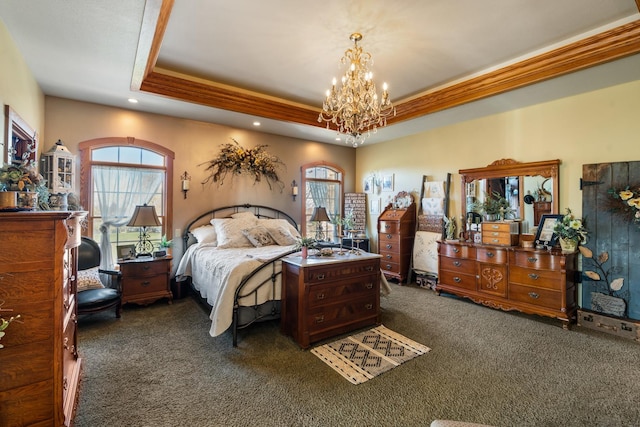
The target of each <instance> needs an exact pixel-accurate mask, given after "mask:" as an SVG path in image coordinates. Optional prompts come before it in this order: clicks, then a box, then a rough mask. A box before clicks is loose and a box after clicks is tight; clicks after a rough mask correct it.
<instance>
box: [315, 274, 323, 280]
mask: <svg viewBox="0 0 640 427" xmlns="http://www.w3.org/2000/svg"><path fill="white" fill-rule="evenodd" d="M316 278H317V279H318V280H324V274H318V275H317V276H316Z"/></svg>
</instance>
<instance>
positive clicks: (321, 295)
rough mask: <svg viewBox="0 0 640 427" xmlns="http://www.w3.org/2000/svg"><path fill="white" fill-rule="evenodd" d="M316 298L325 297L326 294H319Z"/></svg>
mask: <svg viewBox="0 0 640 427" xmlns="http://www.w3.org/2000/svg"><path fill="white" fill-rule="evenodd" d="M316 299H324V294H318V295H316Z"/></svg>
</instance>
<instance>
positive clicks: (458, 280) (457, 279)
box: [453, 276, 462, 283]
mask: <svg viewBox="0 0 640 427" xmlns="http://www.w3.org/2000/svg"><path fill="white" fill-rule="evenodd" d="M453 281H454V282H456V283H460V282H462V279H461V278H459V277H458V276H456V277H454V278H453Z"/></svg>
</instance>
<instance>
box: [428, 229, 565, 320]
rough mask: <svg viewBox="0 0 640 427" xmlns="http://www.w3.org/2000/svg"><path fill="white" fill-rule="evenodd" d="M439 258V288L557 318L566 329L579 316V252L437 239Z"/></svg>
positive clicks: (481, 300)
mask: <svg viewBox="0 0 640 427" xmlns="http://www.w3.org/2000/svg"><path fill="white" fill-rule="evenodd" d="M438 257H439V263H438V273H439V278H438V284H437V286H436V291H445V292H450V293H452V294H456V295H460V296H462V297H465V298H469V299H471V300H473V301H474V302H476V303H480V304H483V305H486V306H489V307H493V308H500V309H502V310H517V311H521V312H524V313H529V314H539V315H543V316H549V317H555V318H557V319H560V320H562V321H564V322H565V323H564V324H563V326H564V327H567V326H568V324H569V322H570V321H572V320H573V319H574V318H575V313H576V310H577V300H576V297H577V286H576V284H575V283H574V278H575V277H576V272H577V256H576V254H575V253H571V254H563V253H561V252H560V251H556V250H553V251H546V250H536V249H525V248H520V247H498V246H489V245H473V244H470V243H463V242H438Z"/></svg>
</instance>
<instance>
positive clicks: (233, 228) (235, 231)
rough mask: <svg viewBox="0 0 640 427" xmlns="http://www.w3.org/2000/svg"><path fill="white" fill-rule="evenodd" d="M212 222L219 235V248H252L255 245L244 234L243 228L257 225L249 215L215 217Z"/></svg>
mask: <svg viewBox="0 0 640 427" xmlns="http://www.w3.org/2000/svg"><path fill="white" fill-rule="evenodd" d="M211 223H212V224H213V226H214V227H215V229H216V234H217V235H218V248H220V249H227V248H250V247H252V246H253V245H252V244H251V242H250V241H249V239H247V237H246V236H245V235H244V234H242V230H247V229H249V228H252V227H253V226H255V225H256V224H255V219H253V218H248V217H241V218H238V219H234V218H214V219H212V220H211Z"/></svg>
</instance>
